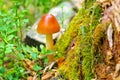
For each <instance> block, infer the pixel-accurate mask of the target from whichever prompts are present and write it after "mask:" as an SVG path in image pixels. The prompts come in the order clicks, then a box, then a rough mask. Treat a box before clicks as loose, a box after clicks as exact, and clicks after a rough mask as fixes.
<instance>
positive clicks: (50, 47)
mask: <svg viewBox="0 0 120 80" xmlns="http://www.w3.org/2000/svg"><path fill="white" fill-rule="evenodd" d="M46 49H47V50H53V49H54V46H53V39H52V34H46ZM48 60H49V63H51V62H52V61H54V55H53V54H50V55H49V56H48Z"/></svg>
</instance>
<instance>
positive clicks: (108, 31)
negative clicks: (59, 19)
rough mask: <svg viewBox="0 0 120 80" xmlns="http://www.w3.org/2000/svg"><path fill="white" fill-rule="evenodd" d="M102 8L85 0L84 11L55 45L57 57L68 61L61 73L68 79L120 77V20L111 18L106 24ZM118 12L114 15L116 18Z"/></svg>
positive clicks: (115, 78) (108, 78) (81, 11)
mask: <svg viewBox="0 0 120 80" xmlns="http://www.w3.org/2000/svg"><path fill="white" fill-rule="evenodd" d="M98 1H99V0H98ZM118 1H120V0H118ZM100 3H101V2H100ZM114 3H115V4H116V2H114ZM110 4H111V2H110ZM102 5H103V3H102ZM102 5H99V4H98V3H96V2H95V0H85V3H84V4H83V7H82V9H80V10H79V12H78V13H77V15H76V16H75V17H74V19H73V20H72V21H71V23H70V25H69V28H68V29H67V31H66V32H65V33H64V34H63V35H62V37H61V38H60V39H59V40H58V41H57V43H56V45H55V50H56V52H57V55H56V56H57V57H63V58H64V59H65V61H64V62H63V64H62V65H61V66H60V67H59V72H60V74H61V75H62V76H63V77H64V78H65V79H67V80H91V79H96V80H117V78H119V77H118V76H119V71H120V33H119V26H118V25H116V24H118V22H119V21H120V20H119V18H120V17H119V18H118V17H111V18H110V20H108V21H107V20H106V22H105V19H104V17H105V16H106V15H105V14H104V16H102V7H101V6H102ZM111 6H113V5H110V6H109V7H111ZM118 6H119V5H118ZM104 8H105V7H104ZM119 8H120V7H119ZM106 10H107V9H106ZM119 10H120V9H119ZM104 11H105V9H104ZM117 11H118V10H116V12H117ZM116 12H115V13H114V14H113V13H111V14H112V15H115V14H116ZM118 12H119V11H118ZM119 14H120V13H119ZM110 16H111V15H110ZM117 16H118V15H117ZM102 17H103V18H102ZM101 18H102V20H101ZM114 18H115V19H114ZM115 20H116V21H117V23H116V22H115Z"/></svg>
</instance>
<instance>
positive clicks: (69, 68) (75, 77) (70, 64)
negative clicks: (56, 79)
mask: <svg viewBox="0 0 120 80" xmlns="http://www.w3.org/2000/svg"><path fill="white" fill-rule="evenodd" d="M79 48H80V47H79V43H77V42H76V44H75V46H74V48H73V49H71V50H70V51H69V52H68V53H67V58H66V61H65V62H64V64H63V66H62V67H60V69H59V71H60V73H61V74H62V75H63V76H64V77H65V78H66V79H68V80H79V76H80V67H79V66H80V64H78V63H79V62H80V57H78V56H80V54H79V53H80V51H79Z"/></svg>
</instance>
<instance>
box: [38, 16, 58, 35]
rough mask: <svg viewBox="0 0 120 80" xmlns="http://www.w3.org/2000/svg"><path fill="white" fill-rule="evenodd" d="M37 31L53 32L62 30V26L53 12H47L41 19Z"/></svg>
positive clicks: (42, 32)
mask: <svg viewBox="0 0 120 80" xmlns="http://www.w3.org/2000/svg"><path fill="white" fill-rule="evenodd" d="M37 31H38V33H41V34H53V33H56V32H58V31H60V26H59V23H58V21H57V19H56V18H55V17H54V16H53V15H52V14H46V15H44V16H43V17H42V18H41V20H40V21H39V23H38V27H37Z"/></svg>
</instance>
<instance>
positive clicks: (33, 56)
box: [31, 52, 37, 60]
mask: <svg viewBox="0 0 120 80" xmlns="http://www.w3.org/2000/svg"><path fill="white" fill-rule="evenodd" d="M31 58H32V59H34V60H35V59H37V54H36V53H35V52H33V53H31Z"/></svg>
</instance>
